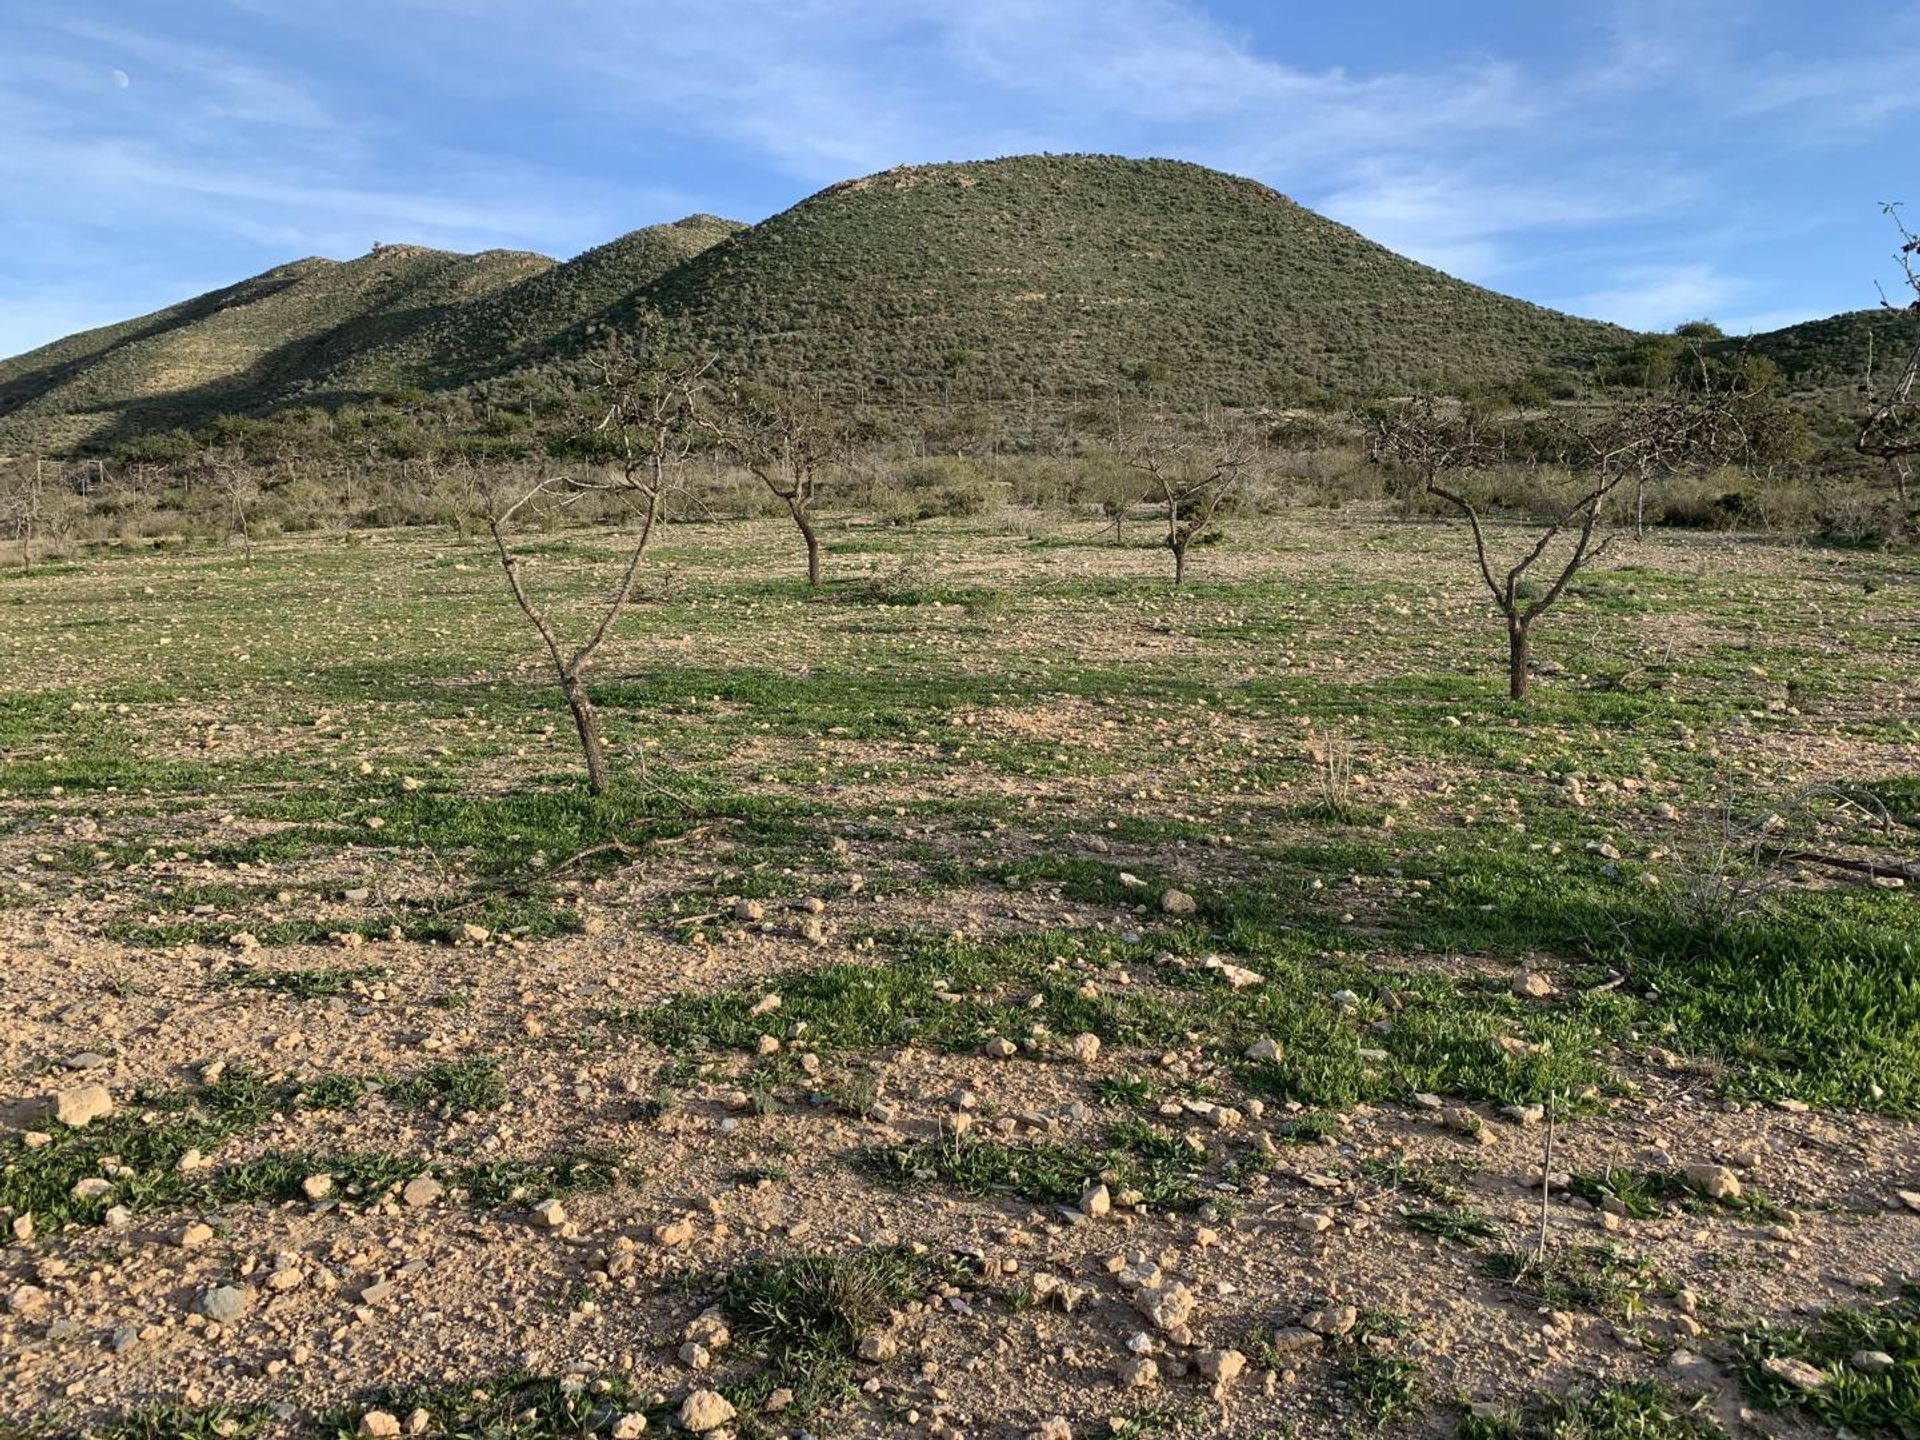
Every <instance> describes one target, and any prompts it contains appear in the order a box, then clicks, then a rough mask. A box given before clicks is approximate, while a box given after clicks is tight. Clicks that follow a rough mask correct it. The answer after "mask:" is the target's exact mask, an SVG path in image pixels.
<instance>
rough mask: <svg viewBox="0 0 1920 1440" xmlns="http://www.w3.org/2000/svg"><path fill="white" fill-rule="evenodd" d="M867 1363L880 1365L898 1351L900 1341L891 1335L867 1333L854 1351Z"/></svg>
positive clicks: (897, 1353)
mask: <svg viewBox="0 0 1920 1440" xmlns="http://www.w3.org/2000/svg"><path fill="white" fill-rule="evenodd" d="M856 1353H857V1354H858V1355H859V1356H860V1358H861V1359H862V1360H865V1361H867V1362H868V1363H869V1364H874V1365H882V1364H885V1363H886V1362H887V1361H889V1360H891V1359H893V1358H894V1357H895V1356H897V1355H899V1353H900V1342H899V1341H898V1340H895V1339H894V1338H893V1336H891V1335H869V1336H867V1337H866V1338H864V1339H863V1340H861V1342H860V1346H859V1349H858V1351H857V1352H856Z"/></svg>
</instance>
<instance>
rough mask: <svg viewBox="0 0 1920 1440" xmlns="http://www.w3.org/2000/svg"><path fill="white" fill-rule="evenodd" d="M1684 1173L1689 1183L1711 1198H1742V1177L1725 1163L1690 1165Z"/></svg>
mask: <svg viewBox="0 0 1920 1440" xmlns="http://www.w3.org/2000/svg"><path fill="white" fill-rule="evenodd" d="M1682 1173H1684V1174H1685V1176H1686V1179H1687V1184H1689V1185H1691V1186H1692V1187H1693V1188H1694V1189H1696V1190H1698V1191H1699V1192H1700V1193H1701V1194H1702V1195H1704V1196H1706V1197H1707V1198H1708V1199H1709V1200H1737V1199H1739V1198H1740V1177H1739V1176H1738V1175H1735V1174H1734V1173H1733V1171H1731V1170H1729V1169H1727V1167H1726V1166H1724V1165H1689V1166H1687V1168H1686V1170H1685V1171H1684V1172H1682Z"/></svg>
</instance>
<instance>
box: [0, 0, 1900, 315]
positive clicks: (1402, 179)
mask: <svg viewBox="0 0 1920 1440" xmlns="http://www.w3.org/2000/svg"><path fill="white" fill-rule="evenodd" d="M1774 3H1776V0H1689V3H1687V4H1684V5H1674V4H1672V3H1671V0H1617V3H1615V4H1611V5H1608V6H1605V7H1600V8H1599V9H1598V10H1595V11H1592V12H1590V18H1588V19H1585V20H1577V21H1570V22H1567V23H1568V24H1569V25H1570V26H1571V27H1572V33H1573V36H1574V38H1575V39H1576V40H1579V41H1581V42H1582V43H1579V44H1577V45H1571V46H1568V47H1567V48H1566V49H1565V50H1564V52H1563V53H1559V54H1554V53H1548V52H1545V51H1535V52H1534V53H1531V54H1523V53H1520V52H1517V51H1516V52H1511V53H1509V52H1506V51H1503V50H1502V49H1501V48H1500V44H1499V40H1500V37H1499V36H1498V33H1497V31H1495V30H1493V29H1492V27H1488V29H1487V33H1488V34H1489V35H1491V36H1492V39H1491V41H1490V42H1489V43H1490V44H1491V47H1492V48H1483V49H1477V50H1476V49H1470V48H1466V46H1467V44H1468V39H1470V37H1471V32H1472V27H1464V28H1463V31H1462V33H1463V36H1466V37H1468V39H1463V42H1462V47H1461V48H1459V49H1455V50H1450V51H1446V52H1433V53H1429V54H1426V55H1417V56H1415V57H1414V58H1406V59H1401V60H1399V61H1396V62H1395V63H1393V64H1368V63H1366V56H1367V54H1368V53H1369V52H1367V51H1366V50H1364V49H1362V48H1359V47H1358V46H1356V48H1355V49H1354V51H1353V53H1354V54H1355V55H1356V57H1358V63H1356V64H1354V65H1352V66H1348V67H1345V68H1342V67H1338V66H1329V65H1326V64H1324V63H1319V62H1314V61H1309V60H1307V59H1305V58H1303V57H1304V56H1305V54H1306V52H1305V51H1304V50H1296V49H1295V47H1293V46H1292V44H1291V40H1290V36H1289V35H1288V33H1287V32H1286V31H1285V30H1284V29H1283V28H1279V27H1275V28H1273V29H1272V30H1271V31H1268V32H1263V34H1262V35H1261V36H1260V38H1258V39H1257V40H1256V39H1255V38H1253V37H1251V36H1250V35H1249V34H1248V33H1246V32H1244V31H1243V30H1240V29H1237V28H1235V27H1234V26H1233V25H1231V24H1229V23H1227V22H1225V21H1224V20H1222V19H1221V18H1219V16H1218V15H1217V14H1210V13H1209V7H1208V6H1207V5H1206V4H1205V3H1204V0H967V3H961V4H956V3H953V0H729V3H728V4H727V5H726V6H724V7H723V8H716V7H715V6H714V5H713V4H712V3H711V0H648V3H647V4H645V5H635V4H632V3H628V0H543V3H542V4H540V5H539V6H529V5H527V4H525V3H524V0H329V3H328V4H327V5H325V6H317V5H313V4H311V3H310V0H226V5H225V8H224V10H223V11H221V12H219V13H221V14H222V15H224V16H225V17H226V19H227V21H228V23H227V24H225V25H223V26H222V27H220V28H219V29H218V30H215V29H214V28H212V27H198V26H194V25H189V24H174V23H172V21H173V20H174V19H175V18H177V17H174V16H170V15H169V14H168V13H167V12H166V11H165V10H163V9H162V10H152V11H148V12H146V13H144V14H142V13H141V12H140V11H138V10H137V9H135V8H133V7H132V6H121V7H119V8H120V13H122V14H124V15H132V16H135V17H137V18H134V19H128V20H125V21H122V22H120V23H115V24H109V23H107V22H104V21H101V20H98V19H89V18H85V17H81V16H76V15H75V13H74V12H73V11H72V9H71V8H70V7H69V6H67V5H64V4H61V3H58V0H17V9H18V15H17V18H16V16H12V15H10V17H9V22H8V23H9V32H10V33H9V35H8V40H9V42H10V44H9V45H8V46H7V47H6V48H5V49H4V50H3V51H0V134H5V135H7V136H8V137H9V139H8V143H7V144H6V145H5V146H0V246H8V247H9V248H15V246H13V245H10V244H9V242H10V240H12V239H13V237H17V236H19V235H20V234H21V233H22V226H23V225H24V223H25V222H24V221H22V220H20V219H19V218H17V217H18V216H20V215H23V214H25V213H26V212H27V211H28V210H29V209H34V208H38V209H40V210H45V209H47V208H48V207H49V204H50V203H51V205H52V207H53V208H55V209H58V210H61V211H64V212H68V213H71V214H73V215H75V216H78V217H84V218H82V219H80V220H77V221H76V222H74V223H75V225H76V226H77V227H87V226H91V227H96V233H97V231H98V229H100V228H104V227H106V226H118V227H120V228H121V229H122V230H124V231H128V232H131V231H135V230H142V229H144V230H146V231H148V232H150V233H156V234H157V233H160V232H161V231H162V230H164V231H166V232H167V233H168V234H169V235H172V234H176V233H179V234H191V235H195V236H198V237H200V239H201V240H202V241H204V242H205V243H206V244H207V245H208V246H210V247H211V246H213V245H214V244H215V242H216V241H218V240H220V239H222V238H223V237H224V238H232V237H240V238H242V239H245V240H247V241H249V242H250V243H251V244H253V245H254V246H256V247H259V248H261V249H270V250H274V251H278V250H283V249H284V250H285V251H288V252H298V251H301V250H317V251H320V252H321V253H335V254H338V253H343V252H352V251H357V250H360V249H364V248H365V246H366V244H367V243H370V242H371V241H372V240H374V239H382V240H411V241H416V242H419V243H427V244H438V245H444V246H449V247H458V248H474V247H478V246H482V245H505V246H513V247H516V248H538V249H544V250H547V251H548V252H549V253H557V252H558V253H564V252H569V251H571V250H576V249H579V248H584V247H585V246H586V245H588V244H591V243H594V242H596V241H598V240H602V239H605V238H607V237H608V236H610V235H611V234H612V233H614V232H615V231H616V230H618V229H622V228H626V227H627V226H628V225H630V224H636V223H643V222H644V221H645V220H650V219H664V218H669V217H670V215H671V214H673V213H679V212H682V211H685V210H693V209H721V210H732V209H737V208H738V207H737V206H734V205H731V204H729V203H727V201H726V199H725V197H726V195H727V194H729V193H742V192H733V191H729V190H727V189H726V188H724V186H725V185H726V183H727V178H728V172H730V171H740V170H746V171H751V172H752V173H753V175H754V184H753V189H752V190H751V192H750V193H752V194H755V195H762V196H768V195H774V194H779V193H780V187H779V186H778V183H777V182H775V181H771V180H769V179H768V178H767V177H769V176H772V175H783V176H785V177H787V178H788V179H790V180H791V181H792V188H791V190H789V191H786V192H785V195H784V196H783V197H782V198H789V199H797V198H799V196H800V194H801V193H803V192H804V191H805V190H806V189H809V188H812V187H814V186H817V185H820V184H824V183H827V182H830V181H833V180H838V179H842V178H845V177H847V176H849V175H852V174H858V173H864V172H867V171H871V170H876V169H879V168H882V167H884V166H887V165H891V164H894V163H898V162H901V161H926V160H938V159H959V158H972V157H979V156H985V155H992V154H1004V153H1016V152H1022V151H1032V150H1043V149H1044V150H1055V151H1064V150H1111V151H1120V152H1123V153H1131V154H1162V155H1174V156H1178V157H1180V158H1185V159H1192V160H1196V161H1199V162H1201V163H1204V164H1212V165H1216V166H1219V167H1221V168H1223V169H1229V170H1234V171H1237V172H1239V173H1243V174H1250V175H1253V176H1254V177H1256V178H1258V179H1261V180H1264V181H1266V182H1267V183H1269V184H1272V185H1274V186H1276V187H1277V188H1279V189H1282V190H1284V191H1286V192H1287V193H1289V194H1292V195H1294V196H1295V197H1296V198H1299V199H1301V200H1302V201H1303V202H1304V203H1307V204H1310V205H1313V206H1314V207H1315V208H1318V209H1322V210H1324V211H1326V212H1328V213H1330V214H1332V215H1333V216H1334V217H1335V218H1337V219H1340V220H1342V221H1344V222H1346V223H1348V224H1351V225H1353V226H1354V227H1355V228H1356V229H1359V230H1360V231H1362V232H1363V233H1365V234H1368V235H1369V236H1371V237H1372V238H1375V239H1377V240H1380V241H1382V242H1383V243H1385V244H1388V245H1390V246H1391V247H1393V248H1394V249H1397V250H1399V251H1401V252H1402V253H1405V254H1408V255H1411V256H1413V257H1414V258H1416V259H1420V260H1423V261H1425V262H1427V263H1429V264H1433V265H1436V266H1439V267H1440V268H1443V269H1447V270H1450V271H1452V272H1454V273H1458V274H1463V275H1465V276H1466V277H1467V278H1471V279H1474V280H1478V281H1480V282H1481V283H1484V284H1490V285H1495V286H1501V287H1503V288H1524V289H1525V290H1526V291H1527V292H1528V293H1532V294H1535V295H1539V294H1540V292H1541V291H1542V290H1543V289H1545V290H1548V291H1551V292H1553V293H1554V294H1555V295H1556V296H1557V297H1558V299H1559V303H1561V304H1563V305H1568V306H1570V307H1572V308H1583V307H1584V308H1591V309H1596V310H1599V311H1600V313H1602V314H1603V315H1604V316H1605V318H1611V319H1619V320H1623V321H1625V322H1627V323H1666V322H1667V321H1668V320H1670V319H1675V318H1677V319H1685V318H1691V314H1692V313H1697V312H1698V311H1699V310H1700V309H1702V308H1706V307H1721V308H1725V307H1729V306H1735V305H1737V306H1739V307H1741V308H1742V309H1743V310H1746V311H1749V312H1751V313H1753V314H1756V315H1759V314H1763V313H1767V312H1772V311H1774V310H1776V309H1779V308H1781V306H1782V305H1783V304H1784V303H1785V301H1786V298H1787V297H1785V296H1783V295H1779V294H1774V293H1769V292H1767V291H1765V290H1764V289H1757V288H1748V289H1746V290H1741V289H1739V288H1737V287H1735V286H1734V284H1733V282H1732V281H1731V279H1729V278H1728V277H1729V274H1730V270H1731V267H1734V266H1736V265H1737V264H1738V263H1739V260H1738V258H1737V256H1738V254H1739V253H1740V251H1741V247H1745V250H1746V253H1748V254H1752V253H1754V251H1755V248H1756V247H1757V244H1758V242H1759V240H1760V239H1761V238H1763V237H1757V236H1756V234H1755V233H1754V232H1755V226H1754V224H1753V223H1752V221H1751V220H1750V219H1749V218H1748V217H1747V215H1746V214H1745V213H1741V215H1740V220H1739V224H1738V226H1737V227H1736V229H1737V230H1738V232H1739V233H1738V234H1737V235H1736V236H1735V237H1734V238H1733V239H1732V240H1731V241H1729V240H1726V239H1724V238H1723V237H1721V236H1720V234H1719V232H1720V231H1722V230H1723V229H1725V228H1726V227H1727V226H1728V225H1729V224H1730V223H1731V221H1730V218H1729V216H1730V212H1732V211H1734V210H1735V209H1736V208H1737V207H1735V206H1732V205H1729V204H1728V203H1727V202H1728V200H1729V198H1730V197H1733V196H1736V195H1737V191H1736V190H1735V189H1734V187H1735V186H1736V185H1737V184H1738V183H1739V182H1738V181H1737V180H1736V179H1734V178H1733V177H1731V176H1730V175H1729V174H1728V170H1729V165H1730V157H1735V156H1753V155H1756V154H1758V153H1761V152H1763V151H1765V150H1766V149H1767V148H1768V147H1772V146H1782V147H1785V146H1790V145H1796V144H1800V145H1816V144H1821V143H1830V141H1831V137H1832V136H1833V135H1835V134H1844V135H1847V136H1849V137H1857V136H1861V135H1866V134H1872V133H1878V132H1876V131H1875V130H1874V128H1873V127H1876V126H1879V127H1882V128H1883V129H1884V127H1885V126H1886V124H1887V121H1888V119H1889V118H1890V116H1891V115H1892V114H1893V113H1894V112H1895V111H1896V110H1898V109H1899V108H1901V107H1905V106H1908V105H1911V104H1914V103H1916V99H1917V98H1920V89H1916V87H1914V86H1913V85H1912V83H1911V79H1910V77H1911V74H1912V73H1913V72H1914V70H1915V69H1916V61H1917V60H1920V3H1911V0H1910V3H1908V4H1907V5H1905V6H1904V8H1895V9H1894V10H1892V11H1890V12H1888V13H1887V14H1884V15H1876V17H1875V24H1874V27H1873V29H1872V30H1871V31H1870V32H1867V33H1865V34H1864V35H1863V36H1862V37H1861V38H1858V39H1856V38H1854V34H1853V32H1852V31H1850V30H1845V29H1844V28H1843V27H1835V31H1836V34H1835V39H1834V42H1833V45H1832V46H1831V48H1830V52H1829V53H1825V54H1821V55H1815V56H1807V55H1803V54H1798V53H1793V52H1791V51H1777V50H1768V49H1765V48H1763V47H1762V43H1761V42H1760V41H1759V40H1757V39H1755V38H1754V37H1756V36H1759V35H1762V34H1765V33H1769V30H1768V27H1767V26H1765V25H1762V24H1761V23H1760V22H1761V21H1763V20H1765V19H1767V18H1768V9H1769V6H1770V5H1771V4H1774ZM1772 28H1773V30H1776V31H1777V29H1778V26H1774V27H1772ZM194 33H199V34H200V35H202V36H203V37H207V38H202V39H199V40H194V39H191V38H188V37H189V36H190V35H192V34H194ZM1355 33H1356V34H1357V33H1358V32H1357V30H1356V32H1355ZM214 37H217V38H214ZM353 47H360V48H362V49H364V50H365V51H366V52H367V53H369V54H371V55H375V56H377V57H378V60H379V64H380V70H379V74H378V83H377V84H372V85H369V84H368V83H367V80H366V77H364V76H352V77H346V76H341V75H338V74H336V73H333V72H331V71H329V70H327V69H325V68H323V67H321V66H318V65H309V64H307V63H306V60H305V57H306V56H307V55H308V54H310V53H320V52H321V51H323V50H324V51H325V52H326V53H328V54H329V55H331V56H338V55H339V54H342V53H345V52H347V51H349V50H350V49H352V48H353ZM503 57H504V58H505V59H506V60H507V61H508V62H509V63H503ZM116 70H117V71H120V72H122V73H124V74H126V75H127V76H129V77H130V79H131V81H132V83H131V84H130V85H129V86H127V87H125V88H116V87H114V86H113V84H112V81H111V78H110V77H111V76H112V75H113V73H114V72H115V71H116ZM522 115H524V116H525V117H526V119H527V120H528V122H529V124H530V127H534V128H537V130H538V132H539V133H542V134H545V135H549V136H553V137H557V139H556V142H555V143H554V144H553V146H552V148H551V150H550V151H549V153H546V154H542V153H540V152H539V151H538V150H536V149H535V147H534V144H533V143H532V142H531V141H528V140H525V139H523V138H522V137H521V136H519V135H511V134H503V135H501V136H500V138H498V139H490V140H488V141H486V142H480V141H473V140H469V139H467V138H466V136H467V135H468V134H470V133H472V132H474V131H476V130H485V129H486V128H487V127H489V126H500V125H502V124H503V123H509V122H517V120H518V119H519V117H521V116H522ZM468 119H472V120H474V121H476V122H477V124H474V125H471V126H469V125H467V124H466V123H465V121H467V120H468ZM629 137H631V140H632V143H631V144H629V143H628V142H629ZM681 145H684V146H685V147H686V148H688V149H692V150H697V151H698V152H700V153H703V154H707V155H711V156H713V157H715V158H714V161H713V166H712V169H713V173H714V183H715V186H716V190H717V193H712V194H696V195H685V196H682V195H676V194H675V193H673V192H672V191H671V190H670V189H666V188H662V187H658V186H648V185H645V184H638V185H636V184H635V183H634V180H633V177H634V175H635V174H636V173H639V174H642V175H644V174H645V170H646V167H647V165H648V164H649V158H648V157H650V156H654V155H662V154H668V155H670V153H671V152H672V151H673V150H674V149H675V148H677V147H678V146H681ZM476 149H479V150H483V151H485V150H491V151H494V152H495V153H492V154H487V153H478V154H476V153H474V150H476ZM744 190H745V186H744V184H743V186H742V191H744ZM1874 198H1877V197H1874ZM9 210H12V211H13V212H14V214H15V217H16V218H14V219H9V218H8V214H7V212H8V211H9ZM740 218H744V219H754V218H757V215H755V214H753V213H747V214H744V215H742V216H741V217H740ZM1802 219H1803V217H1802V216H1798V215H1787V216H1779V217H1771V218H1769V219H1768V221H1767V222H1766V223H1767V224H1768V225H1769V226H1770V227H1771V228H1772V230H1773V232H1774V233H1775V234H1779V233H1782V232H1784V231H1785V230H1786V229H1787V228H1788V227H1790V226H1793V225H1797V224H1799V223H1801V221H1802ZM1596 255H1599V256H1601V257H1603V258H1601V259H1598V260H1596V259H1595V258H1594V257H1595V256H1596ZM1629 257H1631V258H1629ZM44 263H46V264H49V265H54V266H55V267H56V268H57V257H56V259H55V260H51V261H47V262H44ZM1589 277H1598V278H1589Z"/></svg>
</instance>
